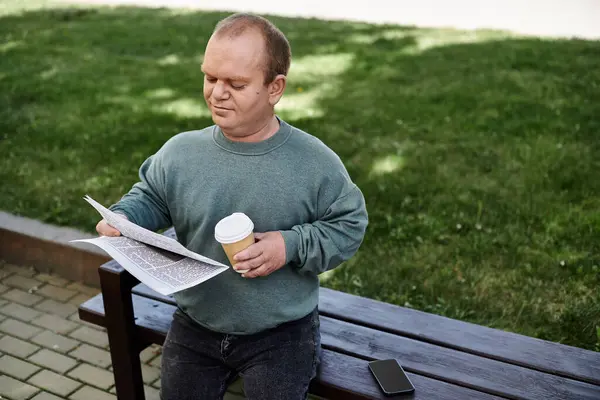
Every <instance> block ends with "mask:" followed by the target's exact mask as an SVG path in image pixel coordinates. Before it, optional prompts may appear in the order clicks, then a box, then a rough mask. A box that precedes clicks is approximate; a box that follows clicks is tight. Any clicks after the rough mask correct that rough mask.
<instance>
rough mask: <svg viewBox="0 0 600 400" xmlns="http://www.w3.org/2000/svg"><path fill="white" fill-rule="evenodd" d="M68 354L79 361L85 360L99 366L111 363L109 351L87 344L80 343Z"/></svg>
mask: <svg viewBox="0 0 600 400" xmlns="http://www.w3.org/2000/svg"><path fill="white" fill-rule="evenodd" d="M69 355H70V356H71V357H74V358H76V359H78V360H80V361H85V362H88V363H90V364H94V365H97V366H98V367H101V368H108V367H109V366H110V365H112V362H111V360H110V353H109V352H108V351H106V350H102V349H99V348H97V347H94V346H90V345H89V344H82V345H81V346H79V347H78V348H76V349H75V350H73V351H72V352H70V353H69Z"/></svg>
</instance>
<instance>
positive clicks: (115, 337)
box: [79, 230, 600, 400]
mask: <svg viewBox="0 0 600 400" xmlns="http://www.w3.org/2000/svg"><path fill="white" fill-rule="evenodd" d="M166 234H168V235H170V236H171V237H173V236H174V233H173V231H172V230H171V231H168V232H167V233H166ZM99 273H100V281H101V287H102V293H101V294H99V295H97V296H96V297H94V298H92V299H90V300H88V301H86V302H85V303H83V304H82V305H81V306H80V307H79V317H80V318H81V319H82V320H84V321H88V322H90V323H93V324H96V325H100V326H103V327H106V329H107V332H108V338H109V344H110V352H111V357H112V363H113V369H114V376H115V385H116V390H117V395H118V398H119V399H121V400H142V399H144V390H143V381H142V372H141V364H140V359H139V353H140V351H142V350H143V349H144V348H146V347H148V346H150V345H151V344H153V343H156V344H162V343H163V342H164V340H165V337H166V334H167V331H168V329H169V326H170V324H171V320H172V314H173V312H174V311H175V303H174V301H173V299H172V298H171V297H167V296H163V295H161V294H159V293H157V292H155V291H153V290H151V289H150V288H148V287H147V286H145V285H143V284H139V281H138V280H137V279H136V278H134V277H133V276H132V275H131V274H129V273H128V272H127V271H126V270H124V269H123V268H122V267H121V266H120V265H119V264H118V263H116V262H115V261H111V262H108V263H106V264H104V265H102V266H101V267H100V270H99ZM319 313H320V319H321V337H322V346H323V358H322V364H321V367H320V370H319V372H318V375H317V378H315V379H314V381H313V382H312V384H311V387H310V392H311V393H313V394H315V395H317V396H322V397H325V398H329V399H349V400H351V399H386V398H389V397H386V396H384V395H383V393H382V392H381V391H380V389H379V387H378V386H377V383H376V381H375V380H374V378H373V377H372V376H371V374H370V371H369V370H368V367H367V363H368V361H370V360H374V359H386V358H395V359H397V360H398V361H399V362H400V364H402V366H403V367H404V368H405V370H406V371H407V372H408V375H409V377H410V379H411V380H412V382H413V384H414V385H415V387H416V391H415V392H414V394H412V395H404V396H399V398H410V399H442V400H445V399H448V400H461V399H502V398H507V399H540V400H542V399H543V400H548V399H568V400H571V399H590V400H592V399H594V400H598V399H600V353H597V352H593V351H587V350H583V349H579V348H575V347H570V346H565V345H561V344H557V343H552V342H547V341H544V340H539V339H534V338H530V337H527V336H522V335H518V334H514V333H509V332H504V331H500V330H496V329H491V328H487V327H483V326H479V325H474V324H470V323H465V322H461V321H457V320H453V319H449V318H445V317H441V316H437V315H433V314H428V313H424V312H421V311H416V310H413V309H408V308H403V307H398V306H395V305H391V304H387V303H382V302H378V301H374V300H370V299H365V298H362V297H358V296H354V295H350V294H346V293H342V292H338V291H334V290H331V289H327V288H321V289H320V300H319Z"/></svg>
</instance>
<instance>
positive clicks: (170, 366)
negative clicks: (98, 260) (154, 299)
mask: <svg viewBox="0 0 600 400" xmlns="http://www.w3.org/2000/svg"><path fill="white" fill-rule="evenodd" d="M320 353H321V341H320V333H319V314H318V312H317V310H315V311H314V312H312V313H310V314H309V315H307V316H306V317H303V318H301V319H299V320H296V321H291V322H288V323H285V324H283V325H280V326H278V327H276V328H273V329H270V330H267V331H264V332H260V333H257V334H254V335H227V334H222V333H216V332H213V331H210V330H208V329H206V328H204V327H201V326H200V325H198V324H197V323H195V322H194V321H193V320H191V319H190V318H189V317H188V316H187V315H185V314H184V313H183V312H182V311H180V310H177V311H176V312H175V314H174V315H173V323H172V325H171V329H170V330H169V333H168V335H167V339H166V340H165V343H164V346H163V352H162V366H161V369H162V371H161V376H162V377H161V399H162V400H213V399H222V398H223V395H224V394H225V391H226V390H227V387H228V386H229V384H231V383H232V382H233V381H234V380H235V379H236V377H237V376H238V375H240V376H241V377H242V378H243V381H244V392H245V395H246V397H247V398H248V399H251V400H269V399H274V400H275V399H276V400H295V399H306V397H307V395H308V384H309V383H310V380H311V379H312V378H314V377H315V375H316V370H317V366H318V364H319V359H320Z"/></svg>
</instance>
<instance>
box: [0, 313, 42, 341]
mask: <svg viewBox="0 0 600 400" xmlns="http://www.w3.org/2000/svg"><path fill="white" fill-rule="evenodd" d="M0 331H2V332H4V333H7V334H9V335H12V336H15V337H18V338H21V339H29V338H31V337H32V336H35V335H37V334H38V333H40V332H41V331H42V330H41V329H40V328H37V327H35V326H31V325H28V324H26V323H24V322H21V321H17V320H16V319H12V318H7V319H5V320H4V321H2V322H0Z"/></svg>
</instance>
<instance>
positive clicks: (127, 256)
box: [74, 236, 229, 295]
mask: <svg viewBox="0 0 600 400" xmlns="http://www.w3.org/2000/svg"><path fill="white" fill-rule="evenodd" d="M74 241H75V242H87V243H92V244H94V245H96V246H98V247H100V248H101V249H103V250H104V251H106V252H107V253H108V254H109V255H110V256H111V257H112V258H114V259H115V260H116V261H117V262H118V263H119V264H121V266H122V267H123V268H125V269H126V270H127V271H129V272H130V273H131V274H132V275H133V276H135V277H136V278H137V279H139V280H140V281H141V282H143V283H145V284H146V285H148V286H149V287H150V288H151V289H153V290H155V291H157V292H158V293H160V294H163V295H170V294H172V293H175V292H178V291H180V290H184V289H188V288H190V287H193V286H196V285H198V284H200V283H202V282H204V281H206V280H208V279H210V278H212V277H214V276H216V275H218V274H220V273H221V272H223V271H225V270H227V269H228V268H229V267H227V266H226V265H223V264H221V265H222V266H215V265H213V264H208V263H205V262H203V261H197V260H193V259H191V258H188V257H184V256H182V255H180V254H176V253H173V252H170V251H167V250H163V249H160V248H156V247H151V246H148V245H146V244H143V243H140V242H138V241H137V240H133V239H130V238H128V237H125V236H117V237H108V236H100V237H98V238H94V239H80V240H74Z"/></svg>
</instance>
